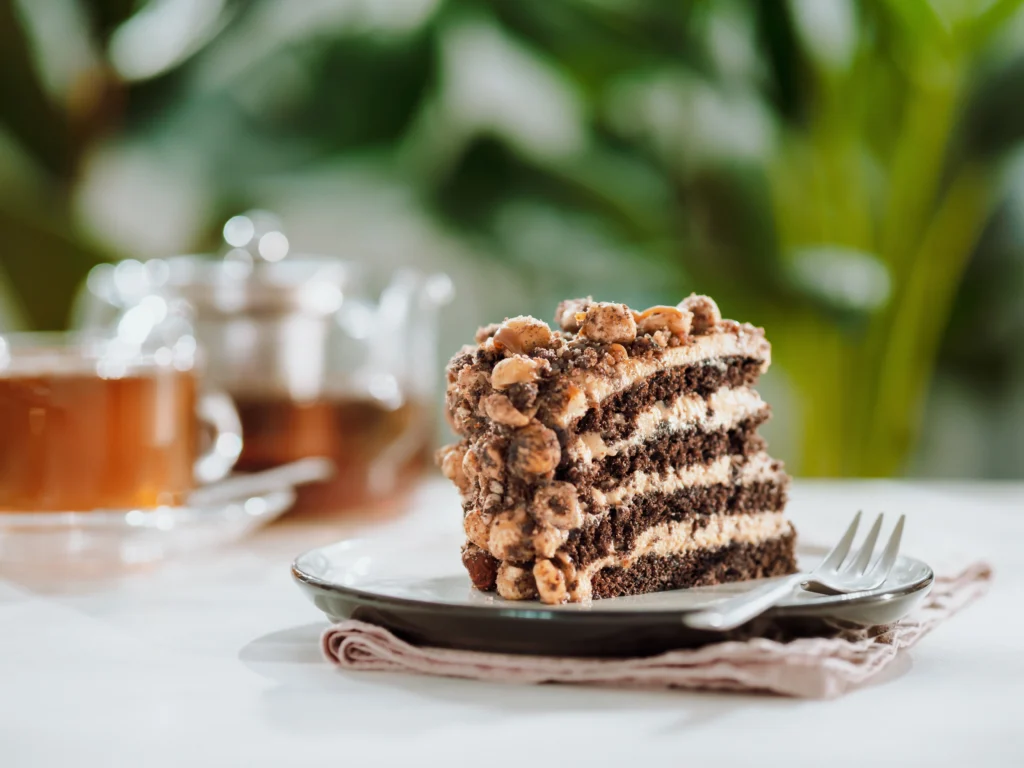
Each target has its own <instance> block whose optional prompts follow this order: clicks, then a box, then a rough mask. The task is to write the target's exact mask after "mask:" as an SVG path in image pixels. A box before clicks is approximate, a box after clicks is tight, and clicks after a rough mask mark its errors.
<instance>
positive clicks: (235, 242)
mask: <svg viewBox="0 0 1024 768" xmlns="http://www.w3.org/2000/svg"><path fill="white" fill-rule="evenodd" d="M283 230H284V226H283V224H282V223H281V219H280V218H279V217H278V216H275V215H274V214H273V213H270V212H269V211H261V210H252V211H246V212H245V213H242V214H239V215H238V216H232V217H231V218H230V219H228V220H227V221H226V222H225V223H224V230H223V234H224V242H225V243H226V244H227V246H228V248H229V249H230V251H229V252H228V258H230V259H231V260H239V259H244V260H247V261H249V262H250V263H259V262H277V261H281V260H282V259H283V258H285V257H286V256H287V255H288V249H289V243H288V237H287V236H286V235H285V234H284V231H283ZM246 257H247V258H246Z"/></svg>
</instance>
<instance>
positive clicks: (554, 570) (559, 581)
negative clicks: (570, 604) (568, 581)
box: [533, 560, 568, 605]
mask: <svg viewBox="0 0 1024 768" xmlns="http://www.w3.org/2000/svg"><path fill="white" fill-rule="evenodd" d="M533 577H534V578H535V579H536V580H537V592H538V593H540V599H541V600H542V601H543V602H545V603H547V604H548V605H558V604H559V603H564V602H565V598H566V596H567V595H568V590H567V589H566V586H565V574H564V573H562V570H561V569H560V568H559V567H558V566H557V565H555V564H554V563H552V562H551V561H550V560H538V561H537V563H536V565H534V566H533Z"/></svg>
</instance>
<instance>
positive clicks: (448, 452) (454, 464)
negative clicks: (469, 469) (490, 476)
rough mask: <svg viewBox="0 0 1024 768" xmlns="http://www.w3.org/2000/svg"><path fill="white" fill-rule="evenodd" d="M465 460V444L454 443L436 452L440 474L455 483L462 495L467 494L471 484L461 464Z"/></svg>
mask: <svg viewBox="0 0 1024 768" xmlns="http://www.w3.org/2000/svg"><path fill="white" fill-rule="evenodd" d="M465 459H466V444H465V443H455V444H454V445H446V446H445V447H444V448H441V449H440V450H439V451H438V452H437V463H438V464H439V465H440V467H441V473H442V474H443V475H444V476H445V477H447V478H448V479H449V480H451V481H452V482H453V483H455V486H456V487H457V488H458V489H459V492H460V493H461V494H462V495H464V496H465V495H466V494H467V493H469V491H470V489H471V487H472V482H471V481H470V479H469V478H468V477H467V476H466V472H465V471H464V470H463V463H464V462H465Z"/></svg>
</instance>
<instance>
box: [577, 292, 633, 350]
mask: <svg viewBox="0 0 1024 768" xmlns="http://www.w3.org/2000/svg"><path fill="white" fill-rule="evenodd" d="M580 336H585V337H586V338H588V339H590V340H591V341H599V342H604V343H606V344H614V343H619V344H629V343H630V342H633V341H635V340H636V320H634V319H633V311H632V310H631V309H630V308H629V307H627V306H626V305H625V304H611V303H608V302H600V303H597V304H592V305H591V306H590V307H589V308H588V309H587V314H586V316H585V317H584V318H583V324H582V327H581V328H580Z"/></svg>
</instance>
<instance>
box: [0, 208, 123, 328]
mask: <svg viewBox="0 0 1024 768" xmlns="http://www.w3.org/2000/svg"><path fill="white" fill-rule="evenodd" d="M0 232H3V236H4V252H3V267H4V270H5V272H6V274H7V277H8V278H9V279H10V281H11V284H12V285H14V286H16V287H17V289H18V297H19V299H20V301H21V304H22V306H23V307H24V308H25V312H26V313H27V315H28V317H27V320H28V321H29V324H30V325H31V327H33V328H35V329H41V330H58V329H61V328H64V327H65V326H66V324H67V321H68V312H69V310H70V307H71V303H72V300H73V299H74V297H75V294H76V293H77V291H78V287H79V285H80V284H81V282H82V281H83V280H84V279H85V277H86V275H87V274H88V273H89V270H90V269H91V268H92V267H93V266H95V265H96V264H98V263H100V262H101V261H103V260H105V255H104V254H102V253H100V252H99V251H96V250H94V249H92V248H90V247H88V246H86V245H85V244H83V243H82V242H81V241H80V240H78V239H77V238H76V237H75V236H74V235H73V234H72V233H70V232H67V231H62V230H60V229H58V228H55V227H54V226H53V225H52V224H51V223H50V222H46V221H43V220H40V219H38V218H34V217H31V216H28V215H25V214H22V213H19V212H15V211H12V210H10V209H9V208H8V209H5V208H0Z"/></svg>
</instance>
